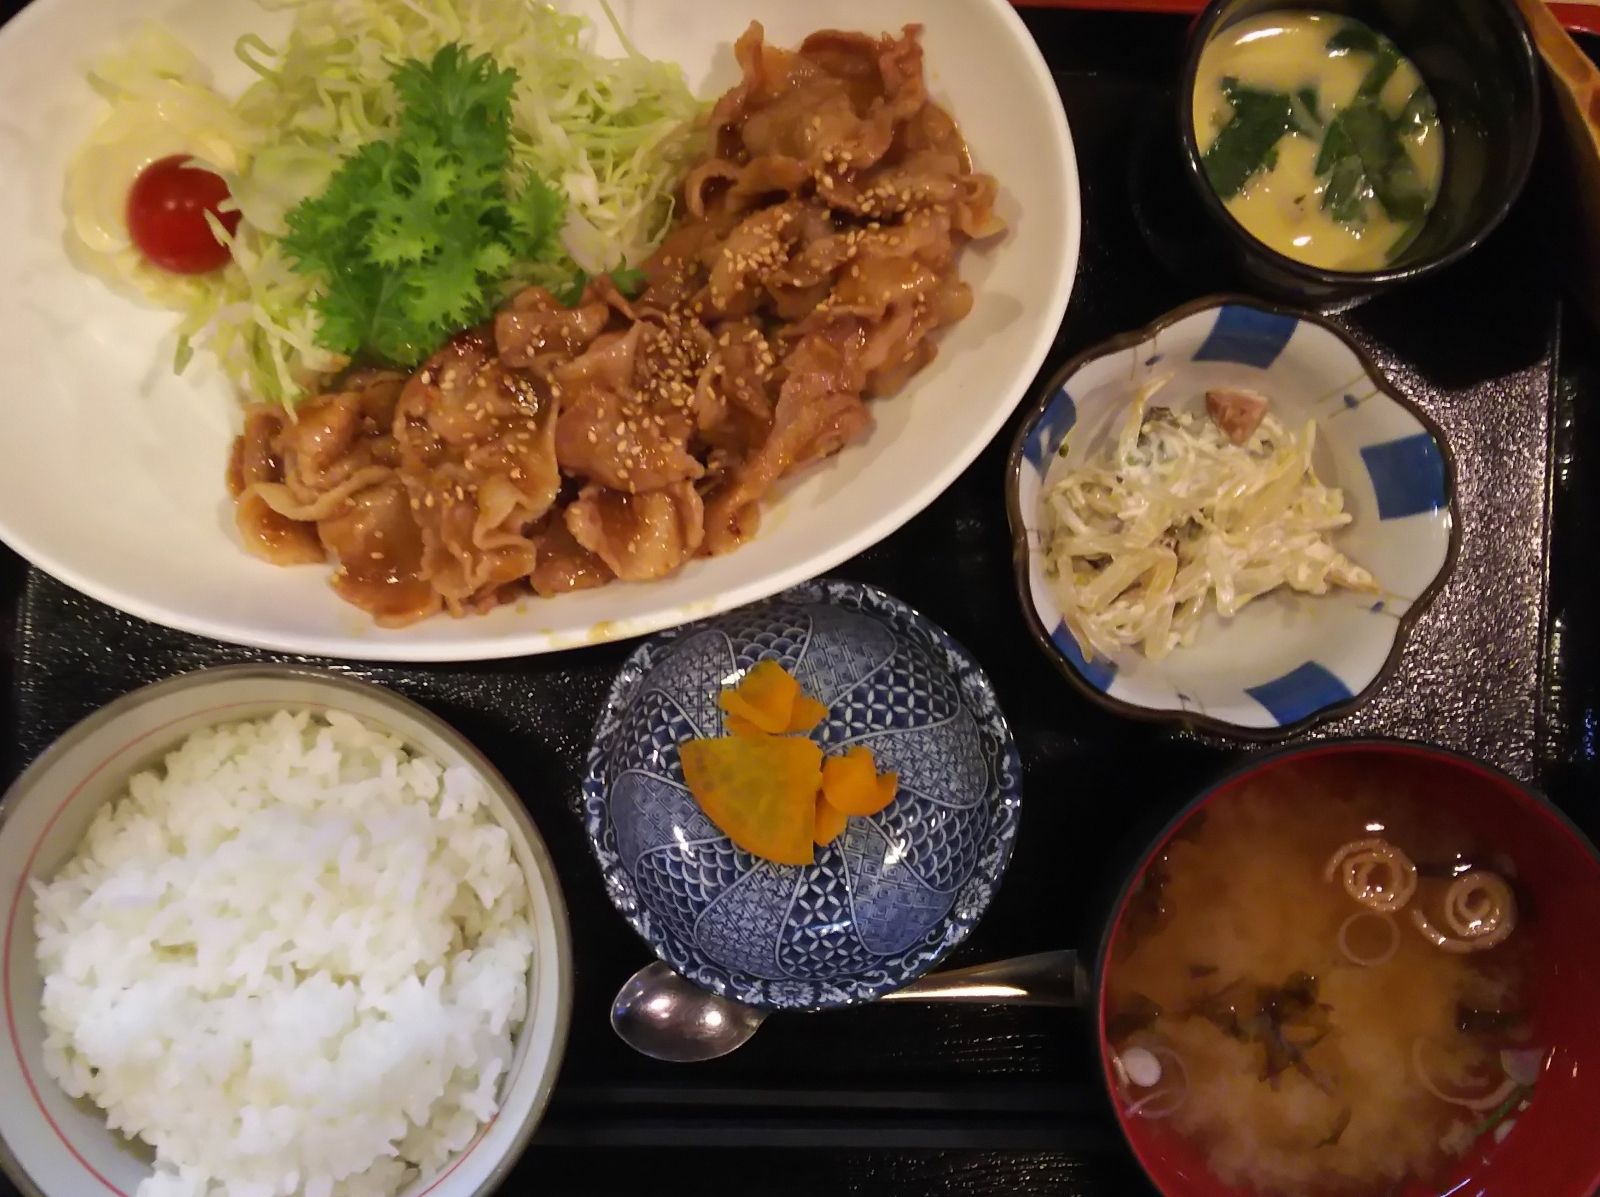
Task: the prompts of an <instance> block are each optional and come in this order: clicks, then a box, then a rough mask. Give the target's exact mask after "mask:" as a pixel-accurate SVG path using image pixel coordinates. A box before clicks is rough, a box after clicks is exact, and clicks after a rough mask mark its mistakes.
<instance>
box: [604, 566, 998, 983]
mask: <svg viewBox="0 0 1600 1197" xmlns="http://www.w3.org/2000/svg"><path fill="white" fill-rule="evenodd" d="M763 659H772V660H775V661H777V662H778V663H779V664H781V665H782V666H783V667H784V668H785V669H787V670H789V671H790V672H791V673H792V674H794V676H795V677H796V678H797V679H798V680H799V682H800V684H801V686H802V687H803V688H804V689H805V691H806V693H808V694H810V695H812V696H813V697H815V698H817V699H819V700H821V701H822V702H824V703H826V704H827V706H828V717H827V718H826V719H825V720H824V721H823V723H822V725H821V726H820V727H818V728H817V729H816V731H814V732H812V733H811V738H812V739H813V740H815V741H816V742H817V743H818V744H820V745H822V747H823V749H824V751H826V752H829V753H831V752H835V751H838V750H841V749H843V748H845V747H847V746H849V745H854V744H865V745H867V746H868V747H870V748H871V749H872V752H873V756H874V757H876V758H877V760H878V762H879V764H880V767H882V768H883V769H886V770H889V769H892V770H895V771H896V772H898V773H899V775H900V789H899V794H898V796H897V797H896V798H895V800H894V802H892V803H891V804H890V805H889V807H888V808H887V809H886V810H884V811H883V812H882V813H880V814H877V815H874V816H872V817H870V818H852V819H851V820H850V822H849V824H848V826H847V827H846V829H845V832H844V834H843V835H842V836H840V837H839V838H838V839H837V840H835V841H834V842H833V843H832V844H830V845H828V846H827V847H825V848H819V849H818V850H817V859H816V863H815V864H813V865H810V866H806V867H794V866H788V865H778V864H773V863H771V862H770V861H765V860H761V859H759V858H757V857H754V856H752V855H750V854H749V853H748V852H745V851H743V850H741V849H739V848H736V847H735V846H734V845H733V843H732V842H731V841H730V840H729V839H728V838H727V836H725V835H723V834H722V833H721V832H720V831H718V830H717V829H716V827H714V826H713V825H712V824H711V822H710V820H709V819H707V818H706V816H705V815H704V814H703V813H702V812H701V810H700V807H699V806H698V805H697V804H696V803H695V800H694V798H693V797H691V796H690V794H689V791H688V790H687V789H686V788H685V786H684V783H683V770H682V767H681V765H680V763H679V760H678V745H679V744H681V743H682V742H683V741H684V740H687V739H691V738H693V737H695V736H718V735H722V734H724V729H723V723H722V712H721V710H720V709H719V708H718V705H717V696H718V694H719V693H720V692H721V690H722V688H723V687H724V686H730V685H734V684H736V683H737V682H738V681H739V678H740V677H741V676H742V675H743V674H744V672H745V671H746V670H748V669H750V668H751V666H753V665H754V664H755V663H756V662H757V661H760V660H763ZM1021 779H1022V766H1021V761H1020V760H1019V758H1018V756H1017V749H1016V745H1015V744H1014V743H1013V742H1012V739H1011V733H1010V731H1009V730H1008V729H1007V727H1006V723H1005V719H1004V717H1003V716H1002V715H1001V713H1000V709H999V707H998V706H997V705H996V703H995V698H994V692H993V690H992V689H991V687H990V685H989V681H988V679H987V678H986V677H985V676H984V674H983V671H982V670H980V669H979V668H978V666H977V665H976V664H975V663H974V662H973V661H972V659H971V658H970V657H969V656H968V655H967V653H966V651H965V650H964V649H962V648H961V646H960V645H958V644H957V643H956V642H955V641H953V640H952V639H950V637H949V636H947V635H945V633H944V632H942V631H941V630H939V629H938V628H937V627H935V626H934V625H933V624H931V623H929V622H928V621H927V620H926V619H924V618H923V617H922V616H921V615H919V614H917V612H915V611H913V610H912V609H911V608H909V607H907V606H906V605H905V604H904V603H902V602H900V601H899V600H898V599H895V598H891V597H890V596H889V595H887V594H884V593H883V592H882V591H880V590H875V589H873V588H872V587H870V586H861V585H857V584H856V583H853V582H840V581H827V580H824V581H817V582H809V583H806V584H805V585H802V586H798V587H796V588H794V589H793V590H790V591H787V592H785V593H784V594H782V595H780V596H779V597H777V598H774V599H770V600H768V601H766V602H763V603H757V604H755V605H754V606H750V607H745V608H742V609H741V610H738V611H735V612H733V613H731V614H729V615H725V616H722V617H720V618H717V619H714V620H711V621H708V622H705V623H699V624H693V625H690V626H689V627H685V628H680V629H678V630H676V631H673V632H669V633H666V634H663V635H661V636H657V637H655V638H654V639H652V640H649V641H647V642H645V643H644V644H643V645H641V646H640V647H639V648H637V649H636V650H634V652H633V654H632V655H631V656H630V657H629V658H628V661H627V663H626V664H625V665H624V666H623V667H622V670H621V672H620V673H619V674H618V675H617V679H616V681H615V682H614V683H613V684H612V687H611V693H610V696H609V698H608V699H607V702H606V706H605V710H604V711H603V712H602V714H601V716H600V722H599V726H598V727H597V728H596V730H595V741H594V747H593V748H592V749H591V750H590V753H589V766H588V772H587V774H586V776H585V778H584V783H583V796H584V814H585V825H586V827H587V830H588V833H589V842H590V845H591V846H592V847H593V849H594V852H595V855H596V857H597V858H598V859H599V862H600V868H601V871H602V873H603V874H604V876H605V883H606V892H608V893H609V894H610V895H611V900H612V901H613V902H614V903H615V904H616V906H617V909H619V910H620V911H622V913H623V915H624V916H625V917H626V918H627V920H628V922H629V923H630V924H632V926H633V929H634V930H635V931H637V932H638V933H639V934H640V935H641V936H643V937H644V939H645V941H646V942H647V943H649V944H650V946H651V947H652V948H654V949H655V952H656V954H657V955H658V956H660V957H661V959H662V960H663V961H665V962H666V963H667V964H669V965H670V966H672V967H673V968H674V969H676V970H677V971H678V972H680V973H682V974H683V975H684V976H685V977H687V978H689V980H691V981H693V982H695V984H697V985H700V986H702V987H703V988H706V989H709V990H711V991H713V992H714V993H719V994H724V995H726V996H728V997H731V998H735V999H737V1000H738V1001H741V1002H746V1003H749V1004H751V1005H755V1006H764V1007H768V1008H773V1009H795V1010H820V1009H827V1008H829V1007H834V1006H846V1005H850V1004H852V1003H855V1002H862V1001H868V1000H871V999H872V998H876V997H879V996H881V995H882V994H884V993H887V992H889V991H890V990H893V989H897V988H899V987H900V986H902V985H904V984H906V983H907V982H908V981H911V980H913V979H915V978H916V977H917V976H919V975H921V974H922V973H924V972H926V971H927V970H928V969H929V968H930V967H932V965H933V964H934V963H936V962H937V961H938V960H939V959H940V957H942V956H943V955H944V954H945V953H946V952H948V951H949V950H950V949H951V948H953V947H955V945H956V944H958V943H960V942H961V941H962V940H963V939H965V938H966V936H967V933H968V932H969V931H970V930H971V929H972V927H973V925H974V924H975V923H976V922H977V920H978V918H979V916H980V915H982V914H983V912H984V909H985V908H986V907H987V906H988V905H989V900H990V898H991V897H993V895H994V891H995V889H996V887H997V886H998V885H999V884H1000V877H1001V875H1002V874H1003V873H1004V872H1005V868H1006V863H1007V861H1008V860H1009V859H1010V857H1011V845H1012V841H1013V840H1014V839H1015V838H1016V833H1017V813H1018V805H1019V803H1020V800H1021Z"/></svg>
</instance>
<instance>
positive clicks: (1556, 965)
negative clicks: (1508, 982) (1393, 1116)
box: [1096, 741, 1600, 1197]
mask: <svg viewBox="0 0 1600 1197" xmlns="http://www.w3.org/2000/svg"><path fill="white" fill-rule="evenodd" d="M1335 763H1336V764H1337V767H1338V768H1340V769H1345V768H1349V767H1350V766H1351V765H1359V766H1362V767H1363V772H1365V768H1367V767H1370V769H1371V771H1372V775H1373V777H1374V778H1375V779H1379V780H1383V779H1393V780H1395V781H1396V782H1399V783H1401V784H1403V786H1404V788H1405V789H1406V790H1408V791H1409V792H1411V793H1413V794H1415V795H1417V796H1418V797H1420V798H1422V799H1423V800H1425V801H1426V802H1427V803H1428V804H1429V805H1430V806H1432V805H1435V804H1436V805H1437V806H1438V807H1439V808H1440V809H1442V810H1445V811H1447V812H1448V814H1449V817H1450V820H1451V821H1452V822H1455V823H1457V824H1458V825H1459V826H1460V827H1461V828H1462V830H1464V831H1466V832H1467V833H1469V834H1470V835H1471V836H1472V837H1473V838H1474V839H1475V840H1477V841H1478V842H1482V843H1487V844H1492V845H1493V846H1494V848H1495V850H1496V852H1497V854H1498V853H1501V852H1503V853H1504V854H1505V856H1507V857H1509V858H1510V859H1511V860H1512V861H1513V862H1515V865H1516V887H1517V894H1518V907H1519V910H1520V911H1521V912H1522V918H1521V921H1520V925H1519V926H1518V928H1517V930H1516V932H1515V934H1517V935H1518V936H1521V937H1525V939H1524V944H1523V949H1522V950H1523V953H1524V955H1523V958H1524V959H1525V961H1526V970H1527V971H1526V976H1525V984H1524V987H1523V988H1524V997H1523V1005H1524V1006H1525V1007H1526V1008H1527V1010H1528V1015H1529V1019H1530V1022H1531V1031H1532V1034H1531V1036H1530V1037H1529V1042H1531V1043H1536V1044H1539V1045H1541V1046H1546V1047H1548V1048H1549V1049H1550V1050H1549V1054H1548V1057H1547V1061H1546V1063H1545V1065H1544V1068H1543V1071H1542V1072H1541V1073H1540V1074H1539V1076H1538V1079H1537V1082H1536V1083H1535V1085H1534V1088H1533V1095H1532V1097H1531V1099H1530V1100H1529V1102H1528V1105H1527V1108H1526V1109H1525V1110H1522V1111H1521V1112H1519V1113H1518V1114H1517V1115H1516V1118H1515V1121H1514V1122H1513V1123H1512V1125H1511V1126H1510V1128H1509V1131H1502V1132H1501V1134H1500V1135H1499V1136H1496V1135H1495V1134H1493V1133H1488V1132H1486V1133H1484V1134H1482V1135H1480V1136H1479V1137H1478V1138H1477V1139H1476V1140H1475V1141H1474V1142H1473V1143H1472V1144H1471V1146H1470V1147H1469V1148H1467V1149H1466V1150H1465V1152H1464V1153H1462V1154H1461V1155H1460V1156H1459V1157H1458V1158H1457V1159H1456V1161H1455V1163H1454V1165H1453V1166H1452V1167H1450V1168H1449V1170H1448V1171H1447V1173H1446V1174H1445V1175H1444V1176H1443V1177H1442V1178H1441V1177H1433V1178H1431V1179H1430V1180H1429V1181H1428V1182H1426V1183H1425V1182H1422V1181H1413V1182H1411V1183H1410V1184H1409V1185H1405V1186H1401V1187H1400V1188H1399V1189H1397V1190H1390V1189H1384V1190H1383V1197H1391V1194H1392V1195H1393V1197H1457V1195H1459V1197H1594V1194H1595V1193H1596V1191H1597V1189H1600V1134H1596V1133H1595V1128H1596V1125H1597V1121H1596V1120H1597V1119H1600V854H1597V853H1596V850H1595V847H1594V845H1593V844H1592V843H1591V842H1590V841H1589V840H1587V839H1586V838H1585V837H1584V835H1583V834H1582V833H1581V832H1580V831H1579V830H1578V829H1577V828H1576V827H1575V826H1574V825H1573V824H1572V823H1571V822H1570V821H1568V820H1567V818H1566V817H1565V816H1564V815H1562V814H1561V812H1560V811H1558V810H1557V809H1556V808H1555V807H1554V806H1553V805H1551V804H1550V803H1549V802H1548V801H1547V800H1546V799H1544V798H1543V797H1542V796H1540V795H1539V794H1537V793H1535V792H1534V791H1532V790H1530V789H1528V788H1527V787H1525V786H1523V785H1522V784H1520V783H1518V782H1516V781H1514V780H1512V779H1511V778H1509V777H1507V776H1506V775H1504V774H1503V773H1500V772H1499V771H1497V770H1495V769H1493V768H1490V767H1489V766H1487V765H1483V764H1480V763H1478V762H1476V761H1473V760H1470V759H1467V758H1465V757H1461V756H1456V755H1454V754H1452V753H1449V752H1445V751H1443V750H1440V749H1436V748H1429V747H1426V746H1424V745H1420V744H1413V743H1403V742H1399V741H1349V742H1331V743H1324V744H1319V745H1315V746H1312V747H1306V748H1299V749H1294V750H1291V751H1288V752H1283V753H1279V754H1275V755H1272V756H1269V757H1264V758H1257V759H1255V760H1253V761H1251V762H1250V763H1249V764H1248V765H1246V766H1245V767H1243V768H1242V769H1240V770H1239V771H1238V772H1236V773H1234V774H1232V775H1231V776H1229V777H1227V778H1226V779H1224V780H1223V781H1221V782H1220V783H1219V784H1217V785H1215V786H1213V787H1212V788H1211V789H1209V790H1207V791H1205V792H1204V793H1202V794H1201V795H1200V796H1199V797H1197V798H1195V799H1194V800H1193V801H1192V802H1191V803H1189V805H1188V806H1187V807H1185V808H1184V810H1183V811H1182V812H1181V813H1180V814H1179V815H1178V816H1177V817H1176V818H1174V819H1173V820H1172V822H1171V823H1170V824H1169V825H1168V827H1167V829H1166V831H1165V832H1164V833H1162V835H1161V836H1160V837H1158V838H1157V840H1156V841H1155V842H1154V843H1153V845H1152V846H1151V848H1150V849H1149V850H1148V851H1147V852H1146V853H1145V855H1144V857H1143V859H1142V860H1141V862H1140V864H1139V866H1138V868H1137V869H1135V870H1134V872H1133V873H1132V874H1131V877H1130V880H1129V883H1128V885H1127V887H1126V888H1125V889H1124V891H1123V894H1122V896H1121V898H1120V899H1119V901H1118V905H1117V913H1116V916H1115V917H1114V918H1113V920H1112V922H1111V925H1110V927H1109V929H1108V931H1107V934H1106V937H1105V941H1104V943H1103V945H1102V947H1101V952H1100V959H1099V961H1098V965H1099V967H1098V970H1097V975H1098V976H1099V977H1100V978H1101V984H1100V985H1099V986H1098V989H1099V997H1098V999H1097V1010H1096V1026H1097V1033H1098V1036H1099V1041H1100V1057H1101V1063H1102V1068H1103V1073H1104V1079H1105V1083H1106V1086H1107V1088H1108V1090H1109V1092H1110V1094H1111V1098H1112V1102H1113V1105H1114V1106H1115V1108H1116V1111H1117V1118H1118V1121H1119V1123H1120V1124H1121V1126H1122V1131H1123V1134H1124V1135H1125V1136H1126V1137H1127V1140H1128V1143H1129V1145H1130V1146H1131V1147H1132V1148H1133V1152H1134V1154H1135V1155H1136V1156H1137V1157H1138V1159H1139V1162H1140V1163H1141V1164H1142V1165H1143V1167H1144V1169H1145V1171H1146V1172H1147V1173H1148V1174H1149V1176H1150V1178H1151V1180H1152V1181H1153V1182H1154V1183H1155V1184H1156V1186H1157V1187H1158V1188H1159V1189H1160V1190H1161V1191H1162V1192H1163V1193H1164V1194H1166V1195H1167V1197H1253V1195H1254V1193H1255V1190H1253V1189H1249V1188H1241V1187H1239V1186H1238V1185H1234V1184H1229V1183H1224V1182H1223V1181H1222V1180H1220V1179H1218V1177H1217V1176H1216V1175H1215V1174H1214V1173H1213V1172H1212V1171H1211V1170H1210V1168H1209V1167H1208V1166H1207V1164H1206V1162H1205V1157H1204V1154H1203V1152H1202V1150H1201V1149H1200V1148H1199V1147H1198V1146H1197V1145H1196V1144H1194V1143H1192V1142H1190V1141H1189V1140H1187V1139H1185V1138H1183V1137H1182V1136H1181V1135H1180V1134H1179V1133H1178V1132H1177V1131H1176V1130H1175V1129H1173V1127H1172V1126H1171V1125H1170V1123H1169V1122H1168V1121H1165V1120H1161V1119H1150V1118H1146V1117H1144V1116H1142V1112H1140V1111H1138V1110H1137V1109H1134V1112H1132V1113H1130V1112H1129V1111H1130V1109H1131V1108H1133V1107H1134V1106H1135V1103H1134V1102H1133V1101H1130V1100H1129V1097H1130V1095H1131V1094H1132V1092H1133V1091H1130V1090H1129V1089H1128V1088H1127V1087H1126V1085H1125V1084H1124V1083H1122V1082H1119V1079H1118V1076H1117V1073H1116V1067H1117V1066H1116V1062H1115V1057H1114V1049H1113V1046H1112V1044H1111V1043H1110V1041H1109V1040H1108V1038H1107V1034H1106V1027H1107V1017H1108V1014H1107V991H1106V987H1105V984H1104V977H1105V975H1106V969H1107V962H1108V961H1109V960H1110V959H1111V953H1112V952H1113V951H1114V950H1116V949H1117V947H1118V943H1119V937H1120V936H1122V935H1124V934H1127V923H1128V918H1127V915H1128V908H1129V899H1130V897H1131V896H1132V895H1133V894H1134V893H1135V892H1136V891H1137V889H1138V886H1139V883H1140V881H1141V880H1142V879H1143V877H1144V876H1145V874H1146V872H1147V870H1149V868H1150V866H1151V865H1152V863H1153V862H1154V861H1155V860H1156V859H1157V858H1158V857H1160V855H1161V854H1162V852H1163V850H1164V849H1165V848H1166V847H1167V845H1168V843H1169V842H1170V841H1171V840H1172V839H1173V838H1174V836H1175V835H1177V834H1178V833H1180V831H1181V830H1182V829H1183V827H1184V826H1185V824H1187V823H1188V821H1189V820H1190V819H1192V818H1193V817H1194V816H1195V815H1196V814H1198V813H1199V812H1200V811H1202V810H1206V809H1207V808H1213V809H1214V808H1215V805H1216V804H1217V803H1225V802H1227V801H1229V799H1230V798H1231V797H1233V796H1237V795H1238V794H1240V793H1241V792H1242V791H1243V790H1244V789H1245V787H1247V786H1253V785H1254V784H1255V783H1258V782H1260V781H1262V780H1263V779H1267V778H1270V777H1272V775H1273V774H1274V773H1275V772H1277V771H1282V770H1293V771H1295V772H1296V773H1299V772H1300V771H1302V770H1304V769H1307V768H1312V769H1315V768H1318V767H1321V766H1328V765H1334V764H1335ZM1397 1066H1399V1067H1404V1066H1405V1065H1404V1064H1397ZM1475 1116H1476V1115H1467V1117H1469V1118H1470V1117H1475ZM1295 1197H1311V1195H1310V1194H1296V1195H1295ZM1362 1197H1366V1195H1364V1194H1363V1195H1362ZM1374 1197H1376V1195H1374Z"/></svg>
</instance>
